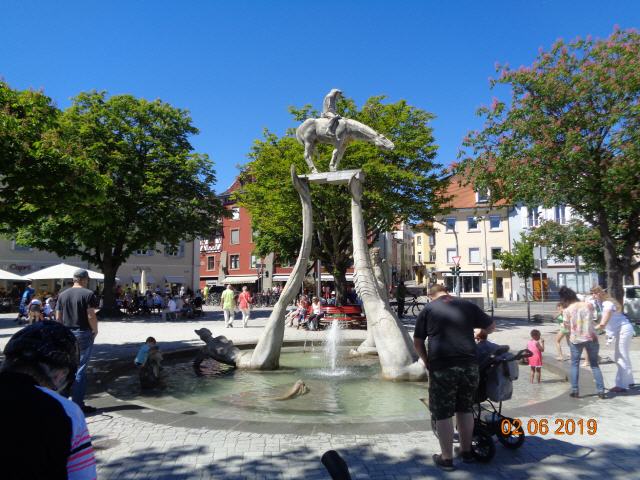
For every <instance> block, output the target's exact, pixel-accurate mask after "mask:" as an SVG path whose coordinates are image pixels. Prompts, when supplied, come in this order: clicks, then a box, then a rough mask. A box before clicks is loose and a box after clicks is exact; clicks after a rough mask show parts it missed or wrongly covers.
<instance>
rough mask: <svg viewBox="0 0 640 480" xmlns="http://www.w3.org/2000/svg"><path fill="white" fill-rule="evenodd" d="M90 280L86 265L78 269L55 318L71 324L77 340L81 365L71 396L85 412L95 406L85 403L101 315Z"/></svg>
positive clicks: (62, 298) (61, 295)
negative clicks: (88, 367) (88, 369)
mask: <svg viewBox="0 0 640 480" xmlns="http://www.w3.org/2000/svg"><path fill="white" fill-rule="evenodd" d="M88 284H89V273H88V272H87V271H86V270H85V269H83V268H80V269H78V270H76V271H75V272H74V274H73V287H71V288H68V289H67V290H65V291H64V292H62V293H61V294H60V296H59V297H58V303H57V304H56V320H58V321H59V322H61V323H62V324H64V326H66V327H69V329H71V331H72V332H73V334H74V335H75V337H76V339H77V340H78V346H79V348H80V365H79V366H78V371H77V373H76V379H75V382H74V384H73V387H72V389H71V399H72V400H73V401H74V402H75V403H76V404H77V405H78V406H79V407H80V408H81V409H82V411H83V412H84V413H92V412H95V410H96V409H95V408H94V407H91V406H89V405H85V403H84V394H85V391H86V389H87V365H88V364H89V360H90V359H91V350H92V349H93V340H94V339H95V337H96V335H98V318H97V317H96V311H95V309H96V307H97V306H98V300H97V298H96V296H95V294H94V293H93V292H92V291H91V290H89V289H88V288H87V285H88Z"/></svg>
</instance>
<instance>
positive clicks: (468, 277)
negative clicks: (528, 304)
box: [434, 177, 512, 305]
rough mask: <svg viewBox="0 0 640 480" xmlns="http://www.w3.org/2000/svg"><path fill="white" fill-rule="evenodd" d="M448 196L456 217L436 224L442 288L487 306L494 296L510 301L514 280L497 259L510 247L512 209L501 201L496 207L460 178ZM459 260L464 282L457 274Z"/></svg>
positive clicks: (437, 263)
mask: <svg viewBox="0 0 640 480" xmlns="http://www.w3.org/2000/svg"><path fill="white" fill-rule="evenodd" d="M447 195H448V196H449V197H450V198H451V201H450V204H449V207H450V208H451V210H450V213H448V214H446V215H443V216H442V217H440V218H438V219H437V221H436V224H435V225H434V228H435V238H434V243H435V263H434V270H435V276H436V278H437V281H438V283H442V284H444V285H446V286H447V287H448V289H449V291H450V292H452V293H455V292H458V291H459V292H460V295H461V296H463V297H471V298H473V297H475V298H477V299H481V298H482V299H484V302H485V303H486V305H488V304H489V303H490V301H491V300H493V298H494V297H495V298H496V299H501V298H509V297H510V294H511V288H512V285H511V276H510V273H509V272H508V271H505V270H502V268H501V265H500V261H499V260H497V259H496V256H497V254H499V253H500V252H502V251H509V248H510V237H509V219H508V213H509V210H508V206H507V205H505V204H504V203H500V202H499V203H498V204H497V205H494V206H490V205H489V203H488V198H487V196H486V195H482V194H479V193H478V192H475V191H473V189H472V188H471V186H462V185H460V183H459V179H458V178H457V177H453V178H452V179H451V184H450V186H449V189H448V191H447ZM456 260H457V261H458V262H459V265H460V274H459V277H456V276H455V275H454V273H453V272H452V271H451V268H452V267H454V266H455V264H456ZM494 269H495V273H494V272H493V271H494ZM494 278H495V281H494ZM494 283H495V285H494Z"/></svg>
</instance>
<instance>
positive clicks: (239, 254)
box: [200, 179, 273, 290]
mask: <svg viewBox="0 0 640 480" xmlns="http://www.w3.org/2000/svg"><path fill="white" fill-rule="evenodd" d="M238 188H240V182H239V181H238V180H237V179H236V181H235V182H234V183H233V185H231V187H229V188H228V189H227V190H226V191H225V192H223V193H222V194H221V195H220V197H221V199H222V202H223V205H224V207H225V208H226V209H227V210H228V211H229V213H230V216H229V217H228V218H223V219H222V222H221V228H220V229H219V230H218V231H217V232H214V233H213V235H212V237H211V238H209V239H201V240H200V287H201V288H204V286H205V285H209V286H210V287H212V286H213V287H223V286H224V285H225V284H228V283H230V284H233V285H247V286H251V287H252V290H256V289H258V288H262V287H263V286H264V289H266V288H269V287H270V286H271V278H272V274H273V256H270V257H271V258H268V259H262V258H258V257H257V256H256V255H254V253H253V251H254V248H255V244H254V241H253V231H252V228H251V215H250V214H249V212H248V211H247V210H246V209H245V208H244V207H241V206H240V205H237V204H236V202H235V200H234V199H233V193H234V192H235V191H236V190H238ZM267 260H269V262H268V263H267ZM259 283H260V285H258V284H259ZM263 284H264V285H263Z"/></svg>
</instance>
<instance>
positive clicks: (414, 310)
mask: <svg viewBox="0 0 640 480" xmlns="http://www.w3.org/2000/svg"><path fill="white" fill-rule="evenodd" d="M425 305H426V303H425V302H419V301H418V297H417V296H416V295H413V296H412V298H411V300H410V301H409V303H407V302H406V299H405V304H404V309H403V311H402V315H409V314H411V315H412V316H414V317H417V316H418V315H419V314H420V312H421V311H422V309H423V308H424V306H425ZM392 306H393V307H394V310H395V312H396V313H399V312H398V304H397V303H395V304H394V305H392Z"/></svg>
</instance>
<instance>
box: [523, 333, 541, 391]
mask: <svg viewBox="0 0 640 480" xmlns="http://www.w3.org/2000/svg"><path fill="white" fill-rule="evenodd" d="M527 349H528V350H530V351H531V353H533V355H531V356H530V357H529V366H530V367H531V383H533V380H534V377H535V376H536V375H537V377H538V383H540V376H541V373H542V352H544V339H541V338H540V330H536V329H533V330H531V340H529V342H528V343H527Z"/></svg>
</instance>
